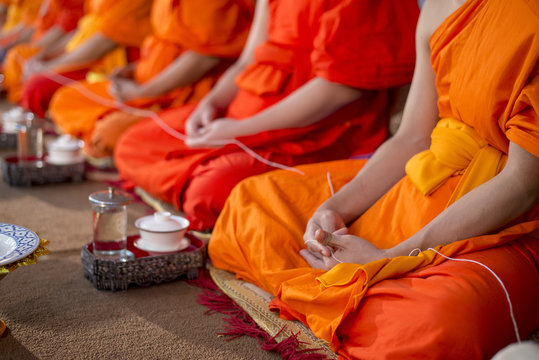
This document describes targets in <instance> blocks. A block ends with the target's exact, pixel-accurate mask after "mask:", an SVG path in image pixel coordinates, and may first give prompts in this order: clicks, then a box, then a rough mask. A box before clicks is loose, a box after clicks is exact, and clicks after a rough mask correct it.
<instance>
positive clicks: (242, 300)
mask: <svg viewBox="0 0 539 360" xmlns="http://www.w3.org/2000/svg"><path fill="white" fill-rule="evenodd" d="M208 270H209V272H210V275H211V277H212V279H213V281H214V282H215V284H217V286H218V287H219V288H220V289H221V290H222V291H223V292H224V293H225V294H226V295H227V296H228V297H230V298H231V299H232V300H234V301H235V302H236V304H238V305H239V306H241V308H242V309H243V310H245V311H246V312H247V313H248V314H249V315H250V316H251V317H252V318H253V320H254V321H255V322H256V323H257V325H258V326H260V328H262V329H263V330H264V331H265V332H267V333H268V334H269V335H270V336H275V340H276V341H277V342H280V341H282V340H284V339H286V338H287V337H289V336H290V335H292V334H297V337H298V340H299V341H300V345H299V347H298V348H299V350H303V349H319V350H318V351H317V353H321V354H324V355H325V356H326V357H327V358H328V359H336V358H337V354H335V353H334V352H332V351H331V349H330V348H329V346H328V345H327V343H326V342H325V341H323V340H321V339H319V338H317V337H316V336H315V335H314V334H313V333H312V331H311V330H310V329H309V328H308V327H307V326H305V325H303V323H301V322H299V321H289V320H284V319H281V318H279V315H278V314H277V313H274V312H272V311H269V309H268V305H269V302H270V301H271V299H272V298H273V296H272V295H271V294H269V293H267V292H266V291H264V290H262V289H260V288H259V287H257V286H256V285H253V284H251V283H248V282H245V281H241V280H238V279H236V277H235V276H234V274H232V273H230V272H228V271H224V270H220V269H217V268H215V267H214V266H212V265H211V264H209V265H208ZM281 329H283V331H281ZM279 331H281V332H280V333H279Z"/></svg>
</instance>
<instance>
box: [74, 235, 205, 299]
mask: <svg viewBox="0 0 539 360" xmlns="http://www.w3.org/2000/svg"><path fill="white" fill-rule="evenodd" d="M185 236H186V237H187V238H188V239H189V240H191V245H190V246H189V247H188V248H186V249H184V250H182V251H179V252H177V253H173V254H165V255H157V256H156V255H150V254H149V253H147V252H146V251H143V250H140V249H138V248H136V247H135V246H134V245H133V242H134V241H135V240H137V239H138V238H139V236H138V235H137V236H130V237H128V238H127V250H128V251H130V252H132V253H133V254H134V256H135V258H134V259H132V260H124V261H121V260H109V259H100V258H98V257H96V256H94V254H93V252H92V244H91V243H89V244H86V245H85V246H83V247H82V251H81V260H82V264H83V266H84V276H85V277H86V278H87V279H88V280H89V281H90V282H91V283H92V284H93V285H94V286H95V288H96V289H98V290H111V291H123V290H127V288H128V287H129V286H132V285H135V286H150V285H153V284H159V283H162V282H167V281H173V280H176V279H178V278H179V277H183V276H185V277H187V278H188V279H195V278H196V277H197V276H198V271H199V269H200V268H201V267H202V266H204V262H205V260H206V245H205V244H204V242H203V241H202V240H201V239H199V238H198V237H196V236H195V235H193V234H192V233H189V232H188V233H186V234H185Z"/></svg>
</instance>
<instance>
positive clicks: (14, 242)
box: [0, 223, 39, 266]
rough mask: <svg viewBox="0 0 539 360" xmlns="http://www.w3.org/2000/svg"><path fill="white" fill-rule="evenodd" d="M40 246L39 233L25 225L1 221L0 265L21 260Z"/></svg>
mask: <svg viewBox="0 0 539 360" xmlns="http://www.w3.org/2000/svg"><path fill="white" fill-rule="evenodd" d="M38 246H39V237H38V236H37V234H36V233H35V232H33V231H31V230H28V229H27V228H25V227H22V226H18V225H13V224H5V223H0V266H2V265H6V264H10V263H12V262H15V261H17V260H20V259H22V258H24V257H26V256H28V255H30V254H31V253H32V252H34V251H35V250H36V249H37V247H38Z"/></svg>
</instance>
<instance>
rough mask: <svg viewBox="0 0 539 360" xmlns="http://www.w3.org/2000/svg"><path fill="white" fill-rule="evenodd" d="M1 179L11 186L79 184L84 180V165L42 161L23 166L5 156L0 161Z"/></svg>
mask: <svg viewBox="0 0 539 360" xmlns="http://www.w3.org/2000/svg"><path fill="white" fill-rule="evenodd" d="M0 162H1V166H2V178H3V180H4V182H6V183H8V184H9V185H12V186H32V185H42V184H49V183H61V182H81V181H82V180H83V179H84V172H85V164H84V162H82V161H81V162H78V163H75V164H67V165H55V164H50V163H48V162H46V161H42V160H33V161H27V162H25V163H24V164H23V163H22V162H21V161H19V158H18V157H17V156H6V157H3V158H1V160H0Z"/></svg>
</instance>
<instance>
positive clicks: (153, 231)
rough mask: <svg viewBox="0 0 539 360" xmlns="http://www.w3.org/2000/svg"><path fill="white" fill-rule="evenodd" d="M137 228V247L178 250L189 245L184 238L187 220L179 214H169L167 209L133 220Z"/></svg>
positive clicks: (164, 250) (152, 249)
mask: <svg viewBox="0 0 539 360" xmlns="http://www.w3.org/2000/svg"><path fill="white" fill-rule="evenodd" d="M135 226H136V227H137V228H138V229H139V233H140V240H142V242H140V241H139V243H138V245H139V246H138V247H139V248H141V249H143V250H149V251H153V252H159V251H162V252H169V251H179V250H181V249H184V248H186V247H187V246H189V240H187V239H186V238H184V236H185V232H186V231H187V228H188V227H189V220H187V219H186V218H184V217H181V216H174V215H171V213H170V212H168V211H162V212H156V213H154V214H153V215H149V216H144V217H141V218H139V219H137V220H136V221H135Z"/></svg>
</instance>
